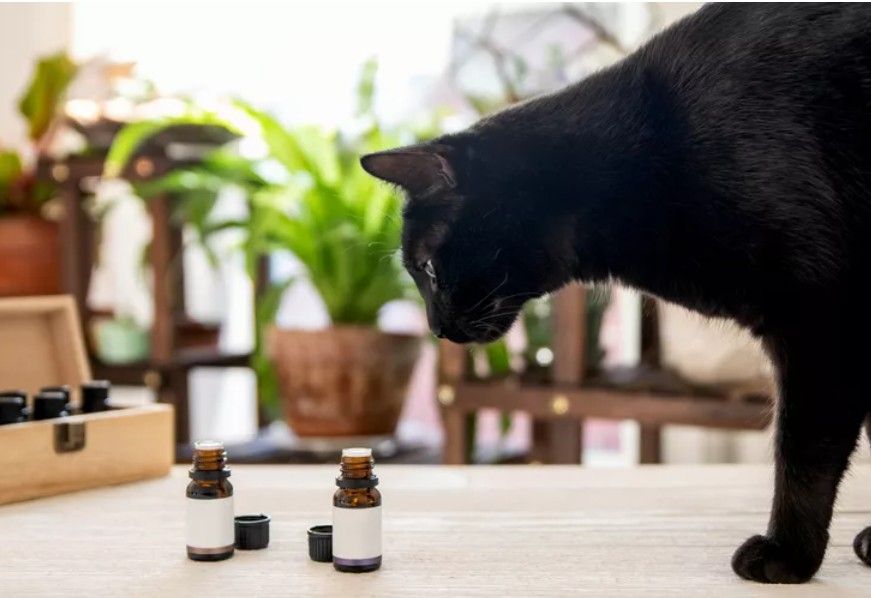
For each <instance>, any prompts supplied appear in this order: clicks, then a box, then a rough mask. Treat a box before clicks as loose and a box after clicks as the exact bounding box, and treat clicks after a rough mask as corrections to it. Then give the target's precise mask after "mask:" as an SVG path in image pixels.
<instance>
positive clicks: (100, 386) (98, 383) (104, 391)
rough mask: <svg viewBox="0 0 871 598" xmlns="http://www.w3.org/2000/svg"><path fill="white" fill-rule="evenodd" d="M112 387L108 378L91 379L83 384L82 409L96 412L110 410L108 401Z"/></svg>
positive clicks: (87, 411) (86, 411)
mask: <svg viewBox="0 0 871 598" xmlns="http://www.w3.org/2000/svg"><path fill="white" fill-rule="evenodd" d="M111 388H112V385H111V384H110V383H109V381H108V380H91V381H90V382H85V383H84V384H82V411H84V412H85V413H94V412H96V411H106V410H108V409H109V404H108V403H107V401H108V399H109V390H110V389H111Z"/></svg>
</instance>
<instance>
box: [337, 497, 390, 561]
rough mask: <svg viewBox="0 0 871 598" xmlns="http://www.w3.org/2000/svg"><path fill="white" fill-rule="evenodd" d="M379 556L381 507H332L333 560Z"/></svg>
mask: <svg viewBox="0 0 871 598" xmlns="http://www.w3.org/2000/svg"><path fill="white" fill-rule="evenodd" d="M376 556H381V507H380V506H377V507H369V508H361V509H343V508H341V507H333V558H340V559H353V560H356V559H370V558H374V557H376Z"/></svg>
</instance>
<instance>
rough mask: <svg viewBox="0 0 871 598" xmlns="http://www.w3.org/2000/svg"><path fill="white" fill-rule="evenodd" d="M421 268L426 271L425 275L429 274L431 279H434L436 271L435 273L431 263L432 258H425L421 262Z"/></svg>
mask: <svg viewBox="0 0 871 598" xmlns="http://www.w3.org/2000/svg"><path fill="white" fill-rule="evenodd" d="M421 269H422V270H423V271H424V272H426V275H427V276H429V277H430V278H431V279H433V280H435V277H436V273H435V268H434V267H433V265H432V260H426V261H425V262H424V264H423V268H421Z"/></svg>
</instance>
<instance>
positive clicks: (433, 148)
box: [360, 144, 457, 195]
mask: <svg viewBox="0 0 871 598" xmlns="http://www.w3.org/2000/svg"><path fill="white" fill-rule="evenodd" d="M446 155H447V151H446V148H442V147H440V146H437V145H432V144H422V145H413V146H409V147H401V148H398V149H393V150H388V151H386V152H377V153H374V154H368V155H366V156H363V157H362V158H360V164H361V166H363V170H365V171H366V172H368V173H369V174H371V175H372V176H375V177H378V178H379V179H381V180H384V181H387V182H388V183H393V184H394V185H399V186H400V187H402V188H404V189H405V190H407V191H408V192H409V193H411V194H413V195H415V194H420V195H428V194H431V193H436V192H443V191H449V190H451V189H453V188H454V187H456V185H457V179H456V175H455V174H454V169H453V167H452V166H451V163H450V162H449V161H448V158H447V157H446Z"/></svg>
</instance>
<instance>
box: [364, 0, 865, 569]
mask: <svg viewBox="0 0 871 598" xmlns="http://www.w3.org/2000/svg"><path fill="white" fill-rule="evenodd" d="M362 164H363V167H364V168H365V169H366V170H367V171H368V172H370V173H371V174H373V175H375V176H377V177H380V178H382V179H384V180H386V181H390V182H392V183H394V184H397V185H400V186H401V187H403V188H404V189H405V190H406V191H407V193H408V196H409V199H408V202H407V204H406V207H405V214H404V216H405V229H404V238H403V251H404V259H405V262H406V265H407V267H408V270H409V272H410V273H411V275H412V276H413V277H414V280H415V282H416V283H417V285H418V287H419V289H420V291H421V293H422V295H423V297H424V299H425V301H426V306H427V315H428V318H429V322H430V326H431V328H432V330H433V332H434V333H435V334H436V335H437V336H440V337H445V338H448V339H450V340H453V341H456V342H468V341H478V342H487V341H491V340H493V339H495V338H497V337H498V336H500V335H501V334H503V333H504V332H505V331H506V330H507V329H508V328H509V326H510V325H511V323H512V322H513V321H514V319H515V317H516V316H517V313H518V310H519V309H520V307H521V305H522V304H523V302H524V301H526V300H527V299H529V298H531V297H534V296H538V295H541V294H543V293H547V292H550V291H553V290H554V289H557V288H559V287H560V286H561V285H563V284H565V283H567V282H568V281H571V280H582V281H609V280H615V281H619V282H622V283H624V284H627V285H631V286H633V287H637V288H638V289H641V290H643V291H646V292H648V293H651V294H654V295H656V296H659V297H662V298H664V299H666V300H669V301H673V302H675V303H679V304H681V305H684V306H686V307H688V308H691V309H694V310H696V311H699V312H701V313H704V314H709V315H712V316H725V317H730V318H732V319H734V320H735V321H737V322H738V323H739V324H741V325H742V326H745V327H747V328H748V329H750V330H751V331H752V332H753V334H755V335H756V336H758V337H759V338H761V339H762V341H763V343H764V345H765V347H766V349H767V351H768V353H769V355H770V356H771V359H772V360H773V363H774V364H775V366H776V368H777V372H778V381H779V387H780V400H779V405H778V431H777V437H776V447H777V448H776V461H777V469H776V491H775V498H774V504H773V507H772V512H771V520H770V524H769V526H768V530H767V532H766V534H765V535H762V536H754V537H752V538H750V539H749V540H747V541H746V542H745V543H744V544H743V545H742V546H741V547H740V548H738V550H737V552H736V553H735V556H734V557H733V559H732V567H733V568H734V570H735V571H736V572H737V573H738V574H739V575H740V576H742V577H744V578H747V579H752V580H756V581H761V582H783V583H793V582H803V581H806V580H808V579H810V578H811V577H812V576H813V575H814V573H815V572H816V571H817V569H818V568H819V566H820V563H821V562H822V559H823V555H824V553H825V550H826V544H827V542H828V538H829V534H828V527H829V521H830V519H831V516H832V506H833V503H834V500H835V494H836V491H837V487H838V483H839V482H840V480H841V477H842V475H843V473H844V471H845V469H846V467H847V465H848V461H849V458H850V454H851V452H852V451H853V449H854V447H855V445H856V441H857V438H858V435H859V432H860V430H861V426H862V422H863V419H865V418H866V417H867V416H868V414H869V410H871V392H869V390H868V389H867V388H866V382H867V380H868V379H867V376H866V374H867V373H866V372H865V368H866V367H868V366H867V365H866V358H867V354H868V343H869V339H871V307H869V305H868V303H867V296H866V295H865V292H864V290H865V286H866V285H865V281H866V278H867V277H868V276H869V274H871V6H867V5H866V6H862V5H847V4H839V5H824V4H801V5H798V4H796V5H783V4H780V5H773V4H752V5H737V4H730V5H711V6H706V7H704V8H702V9H701V10H699V11H698V12H697V13H696V14H694V15H692V16H691V17H689V18H687V19H685V20H683V21H681V22H680V23H678V24H676V25H675V26H673V27H671V28H670V29H668V30H667V31H665V32H664V33H662V34H661V35H659V36H657V37H656V38H654V39H653V40H652V41H651V42H650V43H648V44H647V45H645V46H644V47H642V48H641V49H640V50H638V51H637V52H635V53H634V54H632V55H631V56H630V57H628V58H627V59H625V60H623V61H622V62H620V63H618V64H616V65H615V66H613V67H611V68H609V69H607V70H604V71H602V72H600V73H598V74H596V75H593V76H591V77H589V78H588V79H586V80H584V81H582V82H580V83H577V84H575V85H572V86H570V87H568V88H566V89H564V90H562V91H559V92H557V93H554V94H552V95H548V96H544V97H541V98H537V99H534V100H532V101H529V102H525V103H523V104H520V105H517V106H513V107H511V108H509V109H507V110H505V111H503V112H500V113H498V114H495V115H493V116H490V117H488V118H486V119H484V120H482V121H481V122H479V123H478V124H476V125H475V126H473V127H472V128H470V129H468V130H466V131H463V132H461V133H458V134H455V135H447V136H444V137H441V138H439V139H437V140H435V141H433V142H432V143H428V144H424V145H420V146H414V147H408V148H401V149H396V150H392V151H387V152H382V153H377V154H372V155H369V156H365V157H364V158H363V159H362ZM855 549H856V553H857V554H858V556H859V558H861V559H862V560H863V561H864V562H865V563H866V564H869V565H871V528H867V529H865V530H864V531H862V532H861V533H860V534H859V535H858V536H857V537H856V542H855Z"/></svg>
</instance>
